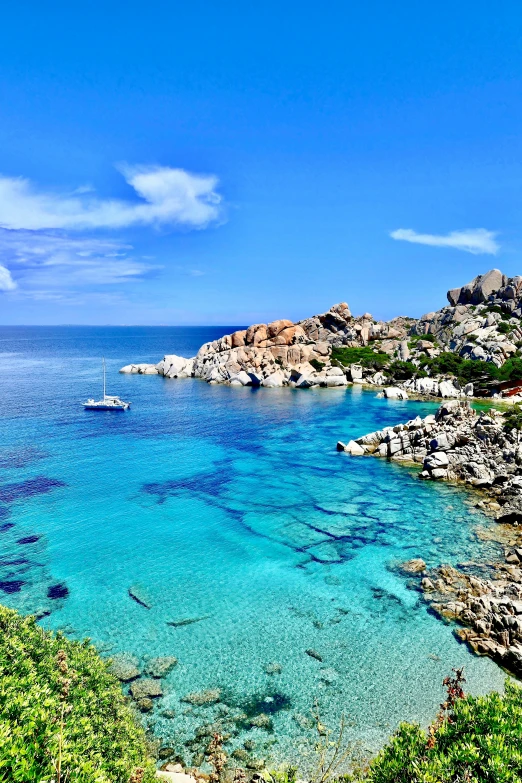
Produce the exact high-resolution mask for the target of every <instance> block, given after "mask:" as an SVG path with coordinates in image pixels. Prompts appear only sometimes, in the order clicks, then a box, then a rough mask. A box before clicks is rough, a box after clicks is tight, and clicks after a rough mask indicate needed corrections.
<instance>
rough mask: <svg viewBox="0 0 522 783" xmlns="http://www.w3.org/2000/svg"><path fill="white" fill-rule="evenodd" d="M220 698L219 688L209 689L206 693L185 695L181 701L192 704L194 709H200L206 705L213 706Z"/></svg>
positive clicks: (196, 692)
mask: <svg viewBox="0 0 522 783" xmlns="http://www.w3.org/2000/svg"><path fill="white" fill-rule="evenodd" d="M220 698H221V688H209V689H208V690H206V691H195V692H194V693H187V695H186V696H183V698H182V699H181V701H184V702H187V703H188V704H193V705H194V706H195V707H202V706H205V705H207V704H215V703H216V702H218V701H219V700H220Z"/></svg>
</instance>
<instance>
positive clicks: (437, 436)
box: [337, 400, 522, 677]
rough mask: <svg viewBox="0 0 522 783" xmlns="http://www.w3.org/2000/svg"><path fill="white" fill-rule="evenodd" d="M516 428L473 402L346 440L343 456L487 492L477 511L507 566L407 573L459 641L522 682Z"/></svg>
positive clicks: (521, 454) (521, 453)
mask: <svg viewBox="0 0 522 783" xmlns="http://www.w3.org/2000/svg"><path fill="white" fill-rule="evenodd" d="M512 423H513V419H512V417H510V414H509V413H508V414H503V413H501V412H499V411H496V410H489V411H481V412H479V413H477V412H476V411H475V410H473V409H472V408H471V406H470V404H469V402H467V401H462V400H450V401H448V402H445V403H443V404H442V405H441V406H440V408H439V410H438V411H437V413H436V414H435V415H429V416H426V417H424V418H420V417H417V418H415V419H412V420H410V421H408V422H405V423H404V424H398V425H396V426H394V427H385V428H384V429H382V430H379V431H377V432H371V433H368V434H367V435H363V436H362V437H360V438H356V439H355V440H353V441H350V442H349V443H348V444H346V445H345V444H344V443H342V442H341V441H339V443H338V444H337V449H338V450H339V451H345V452H348V453H349V454H351V455H353V456H364V455H374V456H378V457H384V458H386V459H389V460H394V461H400V462H417V463H421V464H422V470H421V472H420V473H419V478H421V479H425V480H435V481H454V482H462V483H465V484H467V485H469V486H471V487H474V488H476V489H479V490H481V491H482V497H481V499H480V500H479V501H478V503H477V504H476V505H477V507H480V508H481V509H483V510H485V511H487V512H489V513H491V514H493V515H494V517H495V519H496V521H497V522H498V523H499V525H498V528H497V530H498V533H495V532H493V533H492V532H491V531H486V532H485V534H484V532H483V533H482V535H483V536H484V535H485V536H486V537H487V538H490V539H492V540H496V541H498V542H499V543H502V544H503V545H504V547H505V548H504V557H503V559H502V560H501V561H500V562H494V563H488V564H483V565H480V564H477V563H467V564H466V563H463V564H459V566H458V567H457V568H454V567H452V566H449V565H442V566H439V567H437V568H433V569H429V570H428V569H427V568H426V564H425V563H424V561H423V560H421V559H420V558H418V559H416V560H414V561H410V562H409V563H406V564H403V566H402V570H405V571H406V572H407V573H408V574H411V575H412V576H413V575H414V576H415V578H416V579H417V587H418V589H420V590H421V591H422V592H423V596H424V600H425V601H426V602H427V603H428V604H429V605H430V609H431V610H432V611H434V612H435V613H436V614H438V615H439V616H441V617H442V618H444V619H446V620H450V621H457V622H458V623H459V624H460V625H461V626H463V627H462V628H460V629H459V630H458V631H457V635H458V636H459V638H460V639H462V640H463V641H465V642H467V643H468V644H469V645H470V647H471V648H472V649H473V650H474V651H475V652H477V653H479V654H482V655H489V656H490V657H492V658H493V659H494V660H496V661H497V662H498V663H500V664H501V665H502V666H504V667H505V668H506V669H508V670H509V671H511V672H513V673H514V674H516V675H517V676H519V677H522V435H521V432H520V431H519V430H518V429H517V428H515V427H512V426H511V425H512ZM413 564H415V567H413Z"/></svg>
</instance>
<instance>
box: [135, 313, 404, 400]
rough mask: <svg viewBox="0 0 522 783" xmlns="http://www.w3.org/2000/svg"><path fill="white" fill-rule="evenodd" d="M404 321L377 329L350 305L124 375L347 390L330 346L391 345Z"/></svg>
mask: <svg viewBox="0 0 522 783" xmlns="http://www.w3.org/2000/svg"><path fill="white" fill-rule="evenodd" d="M405 320H406V319H396V322H393V321H392V322H390V323H384V322H381V323H375V322H374V320H373V318H372V316H371V315H369V314H368V313H366V314H364V315H363V316H360V317H358V318H354V317H353V316H352V314H351V312H350V309H349V307H348V305H347V304H346V303H345V302H341V303H340V304H338V305H334V306H333V307H332V308H330V310H329V311H328V312H327V313H323V314H322V315H317V316H313V317H312V318H309V319H306V320H305V321H301V322H299V323H293V322H292V321H289V320H286V319H280V320H277V321H272V323H269V324H253V325H252V326H250V327H249V328H248V329H241V330H238V331H236V332H233V333H232V334H226V335H224V336H223V337H220V338H219V339H218V340H213V341H212V342H209V343H205V344H204V345H202V346H201V348H200V349H199V351H198V353H197V355H196V356H195V357H193V358H192V359H185V358H184V357H181V356H176V355H166V356H165V357H164V358H163V359H162V361H161V362H159V363H158V364H156V365H154V364H128V365H126V366H125V367H122V369H121V370H120V372H122V373H132V374H141V375H163V376H164V377H166V378H186V377H191V376H192V377H195V378H201V379H203V380H206V381H208V382H209V383H228V384H230V385H232V386H265V387H277V386H294V387H296V388H310V387H311V386H324V387H329V386H346V385H347V384H348V383H349V382H352V381H353V379H352V372H351V371H350V369H348V370H345V369H342V368H341V367H339V366H335V365H333V364H332V362H331V360H330V357H331V350H332V346H334V345H350V346H352V347H353V346H361V345H367V344H368V342H369V341H370V340H375V339H377V338H378V337H379V338H382V339H385V340H388V341H393V340H396V339H397V338H398V337H405V336H406V334H407V329H406V326H405V323H404V322H405ZM408 325H409V321H408ZM362 374H363V373H362V368H360V367H359V366H357V367H355V368H354V371H353V375H354V376H355V377H356V378H357V380H360V381H362ZM373 374H374V375H375V372H374V373H373ZM383 379H384V376H383Z"/></svg>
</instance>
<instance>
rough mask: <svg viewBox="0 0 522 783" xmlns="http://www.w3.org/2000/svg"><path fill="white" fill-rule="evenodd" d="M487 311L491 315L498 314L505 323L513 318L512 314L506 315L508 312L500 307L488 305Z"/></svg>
mask: <svg viewBox="0 0 522 783" xmlns="http://www.w3.org/2000/svg"><path fill="white" fill-rule="evenodd" d="M486 310H487V311H488V312H490V313H498V314H499V315H500V316H501V318H503V319H504V320H505V321H507V320H509V319H510V318H511V313H506V311H505V310H503V309H502V308H501V307H500V305H488V306H487V308H486Z"/></svg>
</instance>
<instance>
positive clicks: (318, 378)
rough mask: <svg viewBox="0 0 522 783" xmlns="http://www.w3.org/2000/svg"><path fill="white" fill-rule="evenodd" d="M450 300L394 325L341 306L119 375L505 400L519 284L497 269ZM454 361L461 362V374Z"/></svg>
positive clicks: (519, 321)
mask: <svg viewBox="0 0 522 783" xmlns="http://www.w3.org/2000/svg"><path fill="white" fill-rule="evenodd" d="M447 299H448V302H449V304H448V305H447V306H445V307H443V308H442V309H440V310H438V311H436V312H432V313H427V314H426V315H423V316H422V317H421V318H419V319H414V318H407V317H397V318H394V319H393V320H391V321H376V320H374V318H373V317H372V316H371V315H370V314H369V313H364V314H363V315H360V316H354V315H352V313H351V311H350V308H349V306H348V305H347V304H346V303H345V302H341V303H340V304H337V305H334V306H333V307H331V308H330V310H328V311H327V312H326V313H322V314H320V315H315V316H312V317H311V318H306V319H304V320H302V321H298V322H297V323H293V322H292V321H289V320H286V319H280V320H277V321H272V322H271V323H269V324H253V325H252V326H249V327H248V329H242V330H239V331H236V332H233V333H232V334H226V335H224V336H223V337H221V338H219V339H218V340H214V341H212V342H209V343H205V344H204V345H202V346H201V348H200V349H199V351H198V353H197V355H196V356H195V357H192V358H185V357H182V356H177V355H175V354H166V355H165V356H164V358H163V359H162V360H161V361H160V362H159V363H158V364H129V365H126V366H125V367H123V368H122V369H121V370H120V372H122V373H136V374H144V375H162V376H164V377H165V378H188V377H195V378H201V379H203V380H205V381H207V382H208V383H226V384H229V385H231V386H264V387H280V386H290V387H295V388H300V389H306V388H310V387H312V386H323V387H338V386H346V385H347V384H350V383H361V384H369V385H374V386H381V387H386V388H387V389H388V390H389V391H386V392H385V396H389V397H401V396H402V397H407V396H408V394H411V393H414V394H420V395H428V396H438V397H455V398H457V397H466V396H473V395H475V396H477V395H480V394H490V393H502V389H500V392H499V390H498V389H497V388H496V386H495V384H494V383H493V382H494V381H495V380H497V381H499V382H500V381H501V380H503V378H502V374H501V373H499V372H498V370H499V368H502V367H504V366H505V365H506V363H509V362H510V361H511V363H512V362H513V360H514V359H515V360H516V357H517V356H518V355H520V348H521V346H522V276H517V277H513V278H508V277H506V275H504V274H503V273H502V272H500V271H499V270H497V269H492V270H490V271H489V272H487V273H486V274H483V275H478V276H477V277H476V278H474V280H472V281H471V282H470V283H468V284H466V285H464V286H462V287H460V288H454V289H451V290H450V291H448V292H447ZM448 356H450V358H451V356H455V357H457V358H458V363H457V365H455V363H454V362H453V363H452V362H451V361H448V358H447V357H448ZM469 361H473V362H475V363H476V365H475V368H474V369H475V372H470V370H469V367H468V365H462V362H469ZM462 367H464V368H465V369H466V373H467V374H466V373H463V372H460V371H461V370H462ZM517 373H518V374H519V375H520V376H521V378H522V360H521V367H520V369H519V368H516V371H514V373H513V372H511V366H509V367H508V371H507V372H506V373H505V375H506V378H505V379H504V380H507V381H509V380H512V377H513V374H515V375H516V374H517ZM497 376H498V377H497ZM470 378H471V379H472V380H470ZM521 384H522V380H521ZM498 385H499V384H498V383H497V386H498ZM390 387H393V389H397V388H399V389H401V390H402V392H401V393H400V394H398V393H397V392H396V391H393V389H391V388H390Z"/></svg>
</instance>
